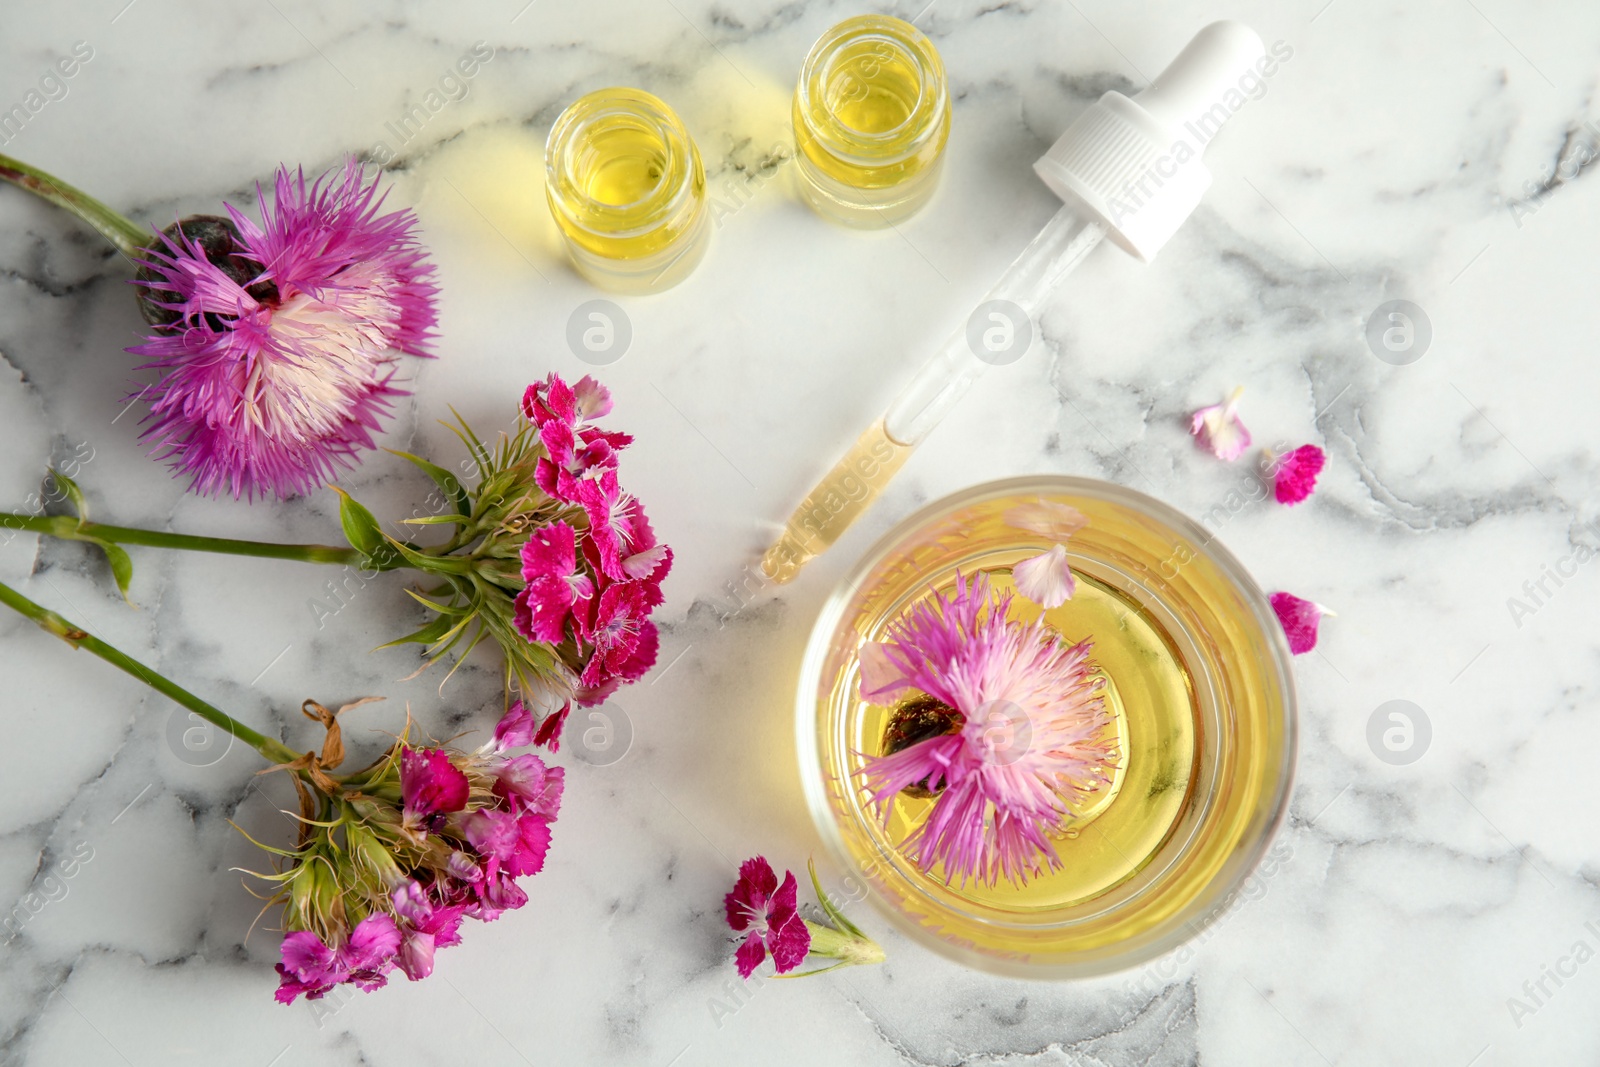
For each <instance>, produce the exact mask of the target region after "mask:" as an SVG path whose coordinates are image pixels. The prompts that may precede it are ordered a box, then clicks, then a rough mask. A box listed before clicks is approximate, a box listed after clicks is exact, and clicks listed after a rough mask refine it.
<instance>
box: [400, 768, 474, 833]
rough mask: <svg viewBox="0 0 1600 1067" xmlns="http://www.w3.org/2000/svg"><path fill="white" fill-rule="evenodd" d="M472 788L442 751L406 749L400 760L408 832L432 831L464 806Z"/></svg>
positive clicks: (401, 784) (401, 785)
mask: <svg viewBox="0 0 1600 1067" xmlns="http://www.w3.org/2000/svg"><path fill="white" fill-rule="evenodd" d="M470 788H471V786H470V783H468V781H467V776H466V775H465V774H463V773H462V772H461V768H459V767H457V766H456V765H455V764H453V763H451V762H450V755H449V753H447V752H445V751H444V750H443V749H437V748H434V749H424V748H408V749H406V750H405V754H404V755H403V756H401V758H400V791H401V796H402V798H403V802H404V805H405V809H404V810H405V823H406V826H407V827H408V828H410V829H420V830H434V829H438V828H439V827H440V826H441V825H443V823H444V820H445V817H446V816H447V815H449V814H450V813H452V812H457V811H460V810H462V809H463V808H465V807H466V806H467V794H468V791H469V789H470Z"/></svg>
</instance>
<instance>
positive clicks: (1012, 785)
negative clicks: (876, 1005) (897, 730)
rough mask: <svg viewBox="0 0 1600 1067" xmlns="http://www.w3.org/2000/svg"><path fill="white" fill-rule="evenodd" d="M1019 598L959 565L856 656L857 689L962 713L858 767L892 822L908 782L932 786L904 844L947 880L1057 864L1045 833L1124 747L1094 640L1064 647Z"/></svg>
mask: <svg viewBox="0 0 1600 1067" xmlns="http://www.w3.org/2000/svg"><path fill="white" fill-rule="evenodd" d="M1010 605H1011V596H1010V594H1006V595H1003V596H999V597H995V596H992V595H991V591H990V586H989V582H988V579H987V578H986V577H985V576H983V575H981V574H980V575H977V576H975V577H973V578H972V579H970V580H968V579H965V578H962V577H961V576H960V575H957V576H956V583H955V590H954V592H953V593H952V594H951V595H949V596H945V595H943V594H940V593H935V594H934V595H933V596H932V597H931V598H930V599H928V600H926V601H923V602H921V603H919V604H917V605H915V606H914V607H912V608H911V609H910V610H909V611H908V612H907V613H906V615H905V616H904V617H902V618H900V619H898V620H897V621H895V622H894V623H893V624H892V625H891V626H890V628H889V634H888V637H889V639H888V640H887V641H885V642H883V643H881V644H869V645H867V646H866V647H865V648H864V649H863V651H862V656H861V667H862V673H861V696H862V698H863V699H865V700H871V701H873V702H875V703H884V702H886V701H889V700H892V699H894V698H896V697H897V696H898V695H900V694H902V693H906V692H908V691H914V690H920V691H921V692H922V693H924V694H926V695H928V696H931V697H933V698H934V699H936V700H938V701H941V702H943V703H944V704H946V705H948V706H949V707H950V708H953V709H954V710H955V711H956V712H958V713H959V715H960V717H961V723H960V726H959V729H958V730H957V731H956V732H954V733H949V734H945V735H943V736H938V737H932V738H928V739H926V740H923V741H919V742H917V743H916V744H913V745H910V746H909V747H907V748H905V749H902V750H901V751H899V752H895V753H892V754H890V755H886V756H875V757H869V758H868V759H867V761H866V765H865V767H864V770H863V773H864V774H865V776H866V779H867V782H868V784H869V786H870V788H871V790H872V794H873V802H874V803H875V804H877V805H878V807H879V809H880V811H882V813H883V816H884V818H885V820H886V821H887V819H888V817H889V812H890V804H891V802H892V800H893V798H894V797H895V795H896V794H897V793H899V792H900V791H901V790H902V789H905V788H907V787H908V786H916V785H919V784H925V787H926V788H928V789H929V790H930V791H932V792H934V793H936V794H937V798H936V799H935V800H934V803H933V808H932V810H931V811H929V812H928V814H927V817H926V818H924V819H923V821H922V822H921V823H920V824H919V825H918V826H917V827H916V828H915V829H914V830H913V831H912V832H911V834H910V835H909V836H908V837H907V838H906V840H905V842H904V843H903V846H904V848H905V850H906V854H907V855H908V856H910V857H911V858H912V859H913V860H915V861H916V862H917V863H918V864H919V865H920V866H921V867H922V868H923V869H924V870H932V869H933V867H934V866H935V865H939V864H942V865H943V866H944V869H945V872H946V874H947V875H948V876H949V877H952V878H960V879H961V880H962V881H965V880H966V879H967V878H977V879H978V880H979V881H981V882H987V883H993V882H995V881H996V880H998V879H999V878H1002V877H1003V878H1006V879H1008V880H1011V881H1014V882H1022V881H1026V879H1027V878H1028V877H1029V876H1030V875H1037V874H1040V873H1042V872H1043V871H1044V870H1045V869H1046V868H1055V867H1057V866H1059V865H1060V860H1059V859H1058V858H1057V857H1056V854H1055V849H1054V847H1053V846H1052V844H1051V842H1050V835H1051V834H1054V833H1058V832H1060V831H1062V830H1064V829H1065V828H1066V826H1067V824H1068V822H1069V821H1070V819H1071V817H1072V808H1073V805H1074V804H1075V803H1077V802H1078V801H1079V800H1081V799H1082V798H1083V797H1084V796H1086V795H1087V794H1088V793H1090V792H1091V791H1093V789H1094V788H1095V787H1096V786H1097V785H1099V784H1101V783H1103V782H1104V781H1106V780H1107V778H1108V776H1109V773H1110V771H1111V768H1112V766H1113V764H1114V760H1115V757H1116V751H1115V746H1114V743H1113V742H1112V740H1111V739H1110V738H1109V736H1108V734H1107V731H1106V729H1105V727H1106V726H1107V724H1108V722H1109V717H1108V715H1107V712H1106V710H1105V698H1104V696H1103V694H1102V692H1101V683H1100V682H1099V681H1097V680H1096V679H1094V678H1091V676H1090V672H1091V670H1092V668H1093V664H1092V663H1091V661H1090V659H1089V642H1087V641H1082V642H1079V643H1078V644H1075V645H1068V644H1067V643H1066V642H1065V641H1064V640H1062V638H1061V636H1060V635H1059V634H1057V633H1056V632H1055V631H1054V630H1053V629H1051V628H1050V627H1049V626H1048V625H1046V623H1045V622H1044V620H1043V619H1037V620H1035V621H1034V622H1032V623H1030V624H1026V625H1024V624H1022V623H1020V622H1016V621H1013V620H1012V619H1010V618H1009V617H1008V614H1007V613H1008V610H1009V608H1010Z"/></svg>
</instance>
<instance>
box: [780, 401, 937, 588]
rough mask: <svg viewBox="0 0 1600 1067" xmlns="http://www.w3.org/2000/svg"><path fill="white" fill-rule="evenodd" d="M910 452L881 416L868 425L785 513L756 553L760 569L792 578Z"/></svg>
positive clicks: (869, 500) (839, 531)
mask: <svg viewBox="0 0 1600 1067" xmlns="http://www.w3.org/2000/svg"><path fill="white" fill-rule="evenodd" d="M910 458H911V448H910V447H909V446H907V445H902V444H900V443H899V442H898V441H896V440H895V439H894V438H892V437H890V436H889V434H888V432H887V431H886V430H884V428H883V420H882V419H879V420H878V421H877V422H875V423H873V424H872V425H871V426H869V427H868V428H867V430H866V432H865V433H863V434H862V435H861V436H860V437H858V438H857V439H856V443H855V444H853V445H851V446H850V451H848V452H846V453H845V455H844V458H843V459H841V460H840V461H839V462H838V463H836V464H835V465H834V468H833V470H831V471H829V472H828V475H827V477H825V478H823V479H822V481H821V482H820V483H819V484H818V485H817V487H816V488H815V489H813V490H812V491H811V495H810V496H808V497H806V499H805V501H804V502H803V503H802V504H801V505H800V506H799V507H798V508H796V509H795V511H794V514H793V515H791V516H790V517H789V524H788V525H787V526H785V527H784V530H783V534H782V536H780V537H779V538H778V540H777V541H776V542H775V543H774V544H773V546H772V547H771V548H769V549H767V554H766V555H765V556H763V557H762V558H761V571H762V573H763V574H765V575H766V576H767V577H768V578H771V579H772V580H773V581H775V582H779V583H782V582H787V581H789V580H790V579H792V578H793V577H794V576H795V574H796V573H797V572H798V571H799V570H800V568H801V567H803V566H805V565H806V564H807V563H808V562H810V561H811V560H812V559H814V558H815V557H817V556H818V555H820V554H822V553H823V552H825V551H827V550H828V548H830V547H831V546H832V545H833V543H834V542H835V541H836V540H838V539H839V535H840V534H842V533H843V532H844V531H845V530H847V529H849V528H850V524H851V523H853V522H855V520H856V517H857V516H859V515H860V514H861V513H862V512H863V511H866V510H867V508H869V507H871V506H872V502H873V501H874V500H876V499H878V494H879V493H881V492H883V487H884V486H886V485H888V484H889V482H890V480H891V479H893V478H894V476H895V475H896V474H898V473H899V471H900V468H901V467H902V466H904V465H905V462H906V460H908V459H910Z"/></svg>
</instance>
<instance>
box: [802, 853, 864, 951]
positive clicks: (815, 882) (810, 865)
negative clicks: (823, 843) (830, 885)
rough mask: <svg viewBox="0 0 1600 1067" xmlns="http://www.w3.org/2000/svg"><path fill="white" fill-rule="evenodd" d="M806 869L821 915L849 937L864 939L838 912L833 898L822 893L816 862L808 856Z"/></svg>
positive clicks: (857, 928)
mask: <svg viewBox="0 0 1600 1067" xmlns="http://www.w3.org/2000/svg"><path fill="white" fill-rule="evenodd" d="M806 869H807V870H808V871H810V872H811V888H812V889H813V890H814V891H815V892H816V894H817V903H818V904H819V905H821V907H822V911H823V914H825V915H827V917H828V919H829V921H831V922H832V923H833V925H834V926H835V927H836V928H838V929H839V930H841V931H843V932H844V933H846V934H849V935H850V936H851V937H857V938H864V937H866V935H865V934H863V933H862V932H861V928H860V927H858V926H857V925H856V924H855V923H853V922H851V921H850V920H849V919H846V918H845V917H844V912H842V911H840V910H839V906H838V905H837V904H835V903H834V902H833V898H832V897H830V896H829V895H828V894H827V893H825V892H823V890H822V881H821V880H820V879H819V878H818V877H817V861H816V860H814V859H812V858H810V857H809V856H808V857H807V858H806Z"/></svg>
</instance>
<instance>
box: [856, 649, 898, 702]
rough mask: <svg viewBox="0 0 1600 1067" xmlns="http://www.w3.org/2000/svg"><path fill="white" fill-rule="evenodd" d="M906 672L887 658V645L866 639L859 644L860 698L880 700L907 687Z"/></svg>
mask: <svg viewBox="0 0 1600 1067" xmlns="http://www.w3.org/2000/svg"><path fill="white" fill-rule="evenodd" d="M909 686H910V683H909V682H908V681H907V679H906V672H905V671H903V670H901V669H900V667H899V665H898V664H896V663H895V661H894V660H892V659H890V658H889V651H888V646H886V645H882V644H880V643H878V642H877V641H868V642H867V643H866V644H864V645H862V646H861V699H862V700H870V701H873V702H880V701H882V700H884V699H887V698H890V697H893V696H894V695H895V694H897V693H899V692H901V691H902V690H904V689H907V688H909Z"/></svg>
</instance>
